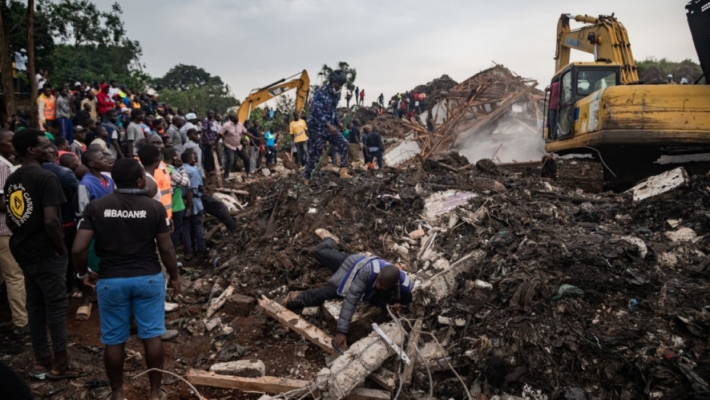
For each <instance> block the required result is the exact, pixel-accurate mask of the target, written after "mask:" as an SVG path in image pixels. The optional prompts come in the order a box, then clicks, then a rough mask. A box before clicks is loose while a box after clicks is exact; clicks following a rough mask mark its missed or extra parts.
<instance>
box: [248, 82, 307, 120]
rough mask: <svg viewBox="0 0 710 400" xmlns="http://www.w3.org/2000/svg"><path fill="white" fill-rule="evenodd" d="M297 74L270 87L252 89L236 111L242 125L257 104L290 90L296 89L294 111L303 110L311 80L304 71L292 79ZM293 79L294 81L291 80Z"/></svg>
mask: <svg viewBox="0 0 710 400" xmlns="http://www.w3.org/2000/svg"><path fill="white" fill-rule="evenodd" d="M295 76H298V74H296V75H293V76H291V77H288V78H283V79H280V80H278V81H276V82H274V83H272V84H270V85H267V86H264V87H263V88H260V89H254V90H252V91H251V93H249V96H247V98H246V99H244V101H243V102H242V104H241V105H240V106H239V109H238V110H237V117H238V118H239V122H241V123H242V124H243V123H244V122H245V121H246V120H247V119H249V113H251V110H253V109H254V108H256V107H257V106H258V105H259V104H262V103H264V102H266V101H269V100H271V99H273V98H274V97H277V96H280V95H282V94H284V93H286V92H287V91H289V90H291V89H296V90H297V91H296V110H299V111H300V110H303V106H304V105H305V104H306V100H307V99H308V90H309V89H310V87H311V86H310V85H311V79H310V78H309V77H308V72H306V70H305V69H304V70H303V72H301V75H300V76H299V77H298V78H294V77H295ZM291 78H294V79H291Z"/></svg>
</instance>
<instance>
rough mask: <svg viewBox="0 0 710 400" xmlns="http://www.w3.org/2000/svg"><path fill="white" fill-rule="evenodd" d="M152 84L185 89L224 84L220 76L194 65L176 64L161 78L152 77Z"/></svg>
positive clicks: (161, 87)
mask: <svg viewBox="0 0 710 400" xmlns="http://www.w3.org/2000/svg"><path fill="white" fill-rule="evenodd" d="M153 85H155V86H156V87H157V88H158V89H159V90H160V89H163V88H165V89H174V90H187V89H190V88H195V87H203V86H208V85H210V86H224V82H222V78H220V77H219V76H212V75H210V73H209V72H207V71H205V70H204V69H202V68H199V67H195V66H194V65H184V64H178V65H176V66H174V67H172V68H171V69H170V71H168V72H167V73H166V74H165V76H163V77H162V78H155V79H153Z"/></svg>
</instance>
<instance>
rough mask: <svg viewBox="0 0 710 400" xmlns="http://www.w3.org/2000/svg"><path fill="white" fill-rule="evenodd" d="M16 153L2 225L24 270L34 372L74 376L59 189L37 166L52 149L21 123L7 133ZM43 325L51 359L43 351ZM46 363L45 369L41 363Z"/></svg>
mask: <svg viewBox="0 0 710 400" xmlns="http://www.w3.org/2000/svg"><path fill="white" fill-rule="evenodd" d="M12 145H13V147H14V148H15V150H16V151H17V153H18V154H19V155H20V157H22V167H20V168H19V169H18V170H17V171H15V172H14V173H13V174H12V175H10V176H9V177H8V178H7V181H6V182H5V187H4V193H5V205H6V207H7V211H8V212H7V217H8V218H7V225H8V227H9V228H10V230H11V231H12V237H11V238H10V249H11V251H12V255H13V257H15V260H17V263H18V264H19V265H20V267H21V268H22V272H23V274H24V275H25V289H26V291H27V313H28V319H29V325H30V335H31V337H32V349H33V350H34V353H35V358H36V360H37V365H35V367H34V368H33V370H34V372H36V373H38V374H42V373H46V376H47V378H49V379H65V378H73V377H76V376H78V373H76V372H75V371H69V359H68V356H67V329H66V315H67V294H66V284H65V282H66V278H65V274H66V268H67V249H66V247H64V239H63V232H62V223H61V212H60V210H59V205H60V204H62V203H64V202H65V201H66V199H65V198H64V193H63V191H62V187H61V185H60V184H59V180H58V179H57V177H56V175H54V174H53V173H51V172H49V171H46V170H44V169H42V167H41V165H42V163H43V162H47V161H50V160H51V158H52V149H51V144H50V142H49V140H47V137H46V136H45V135H44V132H42V131H39V130H37V129H24V130H22V131H19V132H17V133H16V134H15V136H14V137H13V138H12ZM47 326H49V333H50V336H51V338H52V349H53V351H54V361H52V355H51V354H50V352H49V342H48V341H47ZM50 366H51V369H50V370H49V371H47V368H50Z"/></svg>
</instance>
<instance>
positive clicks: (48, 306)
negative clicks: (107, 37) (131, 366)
mask: <svg viewBox="0 0 710 400" xmlns="http://www.w3.org/2000/svg"><path fill="white" fill-rule="evenodd" d="M344 79H345V78H344V74H342V72H340V71H336V72H335V73H334V74H333V75H332V76H331V77H330V80H329V83H328V84H326V85H325V86H324V87H322V88H321V89H319V90H318V91H317V92H316V93H315V95H314V99H313V102H312V104H311V113H310V116H309V118H308V121H305V120H304V119H303V118H302V116H301V112H295V113H294V114H293V121H292V122H290V125H289V134H290V135H291V143H292V146H293V147H292V151H293V153H294V155H296V157H295V159H296V160H297V162H298V164H300V165H301V166H303V173H304V178H305V180H306V183H307V181H308V179H309V178H310V174H311V173H312V171H313V167H314V166H315V164H316V162H317V161H318V159H319V157H320V155H321V154H322V153H323V150H324V148H323V146H324V145H325V143H327V142H329V143H331V145H332V148H333V149H334V150H335V151H336V153H337V155H338V156H339V158H340V167H341V168H340V177H341V178H350V177H351V176H350V175H349V174H348V171H347V168H348V153H349V147H350V145H355V149H356V150H357V152H358V153H361V154H362V157H363V158H364V159H365V160H366V161H367V162H369V163H371V162H373V161H374V160H377V162H378V164H379V167H380V168H382V152H383V150H384V148H383V145H382V137H381V135H380V134H379V133H378V132H376V131H373V130H372V128H371V127H370V126H364V127H362V128H361V127H360V123H359V122H358V121H353V122H352V123H351V124H350V126H349V127H348V128H349V129H347V130H346V129H345V128H344V127H343V126H342V124H341V123H340V122H339V121H338V119H337V114H336V113H335V110H336V108H337V105H338V102H339V101H340V90H341V88H342V85H343V83H344ZM362 93H363V92H362V91H360V92H359V95H360V96H361V98H364V97H363V95H362ZM37 105H38V109H39V122H40V129H34V128H30V127H29V121H28V120H29V118H28V116H27V115H19V116H16V118H14V119H13V121H12V124H11V125H10V129H4V128H3V129H2V130H0V189H1V190H2V193H0V194H1V195H2V196H3V201H0V267H1V272H2V278H4V280H5V281H6V282H7V293H8V298H9V303H10V308H11V313H12V326H14V329H16V330H17V331H18V332H25V333H29V335H30V337H31V343H32V349H33V351H34V356H35V360H36V363H35V366H34V367H33V368H32V372H31V375H32V376H36V377H46V378H47V379H53V380H59V379H70V378H74V377H77V376H79V375H80V374H81V371H79V370H77V369H75V367H73V366H72V365H71V364H70V362H69V354H68V351H67V332H66V321H67V311H68V299H69V298H81V306H80V307H78V309H77V312H76V318H77V320H80V321H81V320H84V321H85V320H88V319H89V318H90V316H91V314H92V307H93V305H94V304H98V306H99V309H100V311H101V316H100V317H101V318H100V328H101V340H102V342H103V343H104V344H105V346H106V347H105V350H104V351H105V354H104V360H105V366H106V370H107V374H108V378H109V385H110V388H111V390H112V394H111V396H110V398H112V399H122V398H123V389H122V382H123V361H124V347H125V342H126V340H127V339H128V336H129V330H130V328H131V327H132V326H133V327H135V329H136V330H137V332H138V337H139V338H140V339H141V340H142V341H143V344H144V346H145V352H146V363H147V365H148V367H149V368H160V366H161V365H162V362H163V347H162V341H163V340H170V339H171V338H174V337H175V336H176V335H177V334H178V333H177V331H168V330H166V329H165V323H164V316H165V312H166V309H169V308H171V307H173V306H174V305H173V304H171V303H169V302H168V301H166V299H168V300H169V299H170V297H166V295H167V293H166V287H169V288H171V289H172V296H173V297H174V296H176V295H177V294H178V293H179V290H180V277H179V273H178V259H181V260H183V261H189V260H191V259H193V258H197V259H198V260H199V259H201V260H205V259H206V257H207V256H208V249H207V244H206V238H205V233H204V215H205V214H211V215H214V216H215V217H217V218H218V219H219V220H220V221H221V222H222V223H224V224H225V226H226V227H227V229H228V230H229V231H234V230H235V229H237V224H236V222H235V220H234V219H233V218H232V216H231V215H230V213H229V211H228V210H227V208H226V206H225V205H224V204H223V203H221V202H220V201H219V200H217V199H216V198H215V197H213V196H211V194H210V192H209V190H208V189H207V187H206V185H205V178H206V177H207V176H208V175H210V174H212V173H213V172H214V171H215V170H216V167H217V166H218V165H219V164H222V167H223V170H224V173H223V175H222V178H224V179H230V173H231V169H232V167H233V165H234V161H235V158H237V157H238V158H239V159H241V160H242V163H243V168H244V172H245V173H246V175H247V176H248V175H249V174H250V173H251V172H252V171H254V170H255V169H256V168H259V164H260V162H261V155H262V154H264V155H265V156H266V165H267V166H269V165H271V164H275V163H277V162H278V160H277V156H278V150H277V148H278V141H279V136H280V135H279V133H278V132H276V131H272V130H267V131H266V132H264V133H261V132H260V129H259V124H258V123H256V122H255V121H246V123H245V124H242V123H241V122H240V121H239V120H238V118H237V115H236V114H235V113H229V114H228V115H227V118H226V121H224V122H223V121H222V118H221V116H220V115H219V114H217V113H215V112H213V111H207V112H206V114H205V117H204V118H202V119H199V118H198V117H197V115H196V113H195V112H194V110H188V112H187V113H185V112H183V110H173V109H172V107H171V106H170V105H167V104H160V103H159V102H158V97H157V96H155V95H149V94H146V93H142V94H139V93H138V92H137V91H134V90H132V89H129V88H127V87H125V86H123V85H118V84H117V83H116V82H110V83H103V84H96V85H92V86H88V85H86V84H84V83H81V82H77V83H76V84H75V85H74V87H73V88H70V86H69V85H68V84H64V85H63V86H62V87H61V88H59V89H58V90H53V88H52V87H50V86H49V85H48V84H46V85H45V86H44V87H43V88H42V92H41V94H40V95H39V96H38V98H37ZM271 111H272V112H273V110H271ZM268 118H270V119H273V118H274V115H273V114H270V115H268ZM360 129H362V133H361V132H360ZM343 132H345V133H346V134H347V138H346V137H345V135H343ZM217 148H220V149H221V150H222V153H223V158H222V157H217V158H215V155H216V154H217V152H216V149H217ZM264 150H265V151H264ZM180 246H181V247H180ZM180 248H182V255H181V256H178V254H177V250H176V249H180ZM127 250H128V251H127ZM48 332H49V336H47V333H48ZM150 382H151V399H161V398H164V395H165V392H164V391H162V390H161V388H160V373H159V372H155V371H154V372H151V373H150Z"/></svg>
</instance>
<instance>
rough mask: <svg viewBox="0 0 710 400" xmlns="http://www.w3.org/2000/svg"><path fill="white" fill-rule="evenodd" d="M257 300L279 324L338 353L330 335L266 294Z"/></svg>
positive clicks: (327, 349)
mask: <svg viewBox="0 0 710 400" xmlns="http://www.w3.org/2000/svg"><path fill="white" fill-rule="evenodd" d="M258 302H259V306H260V307H261V308H263V309H264V311H265V312H266V314H268V315H269V316H270V317H271V318H273V319H275V320H277V321H279V322H280V323H281V325H283V326H285V327H286V328H288V329H291V330H292V331H294V332H296V333H298V334H299V335H301V336H303V337H304V338H306V339H307V340H308V341H309V342H311V343H313V344H315V345H316V346H318V347H320V348H321V349H322V350H323V351H325V352H326V353H328V354H330V355H332V356H335V357H337V356H338V353H337V352H336V351H335V349H333V346H332V345H331V340H332V339H331V337H330V336H328V335H327V334H326V333H325V332H323V331H322V330H320V329H318V328H317V327H316V326H314V325H312V324H310V323H308V321H306V320H304V319H303V318H301V317H300V316H298V315H296V313H294V312H293V311H291V310H289V309H287V308H286V307H284V306H282V305H281V304H279V303H277V302H275V301H273V300H270V299H268V298H266V296H261V298H259V299H258Z"/></svg>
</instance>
